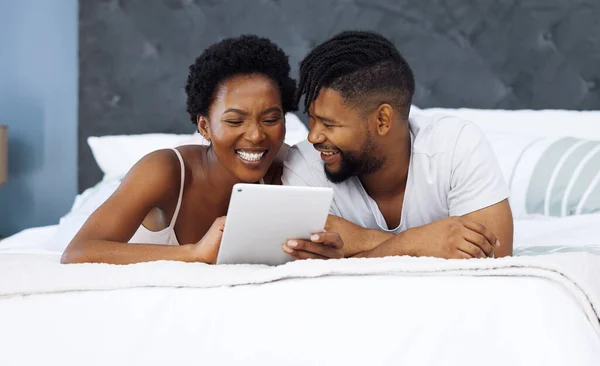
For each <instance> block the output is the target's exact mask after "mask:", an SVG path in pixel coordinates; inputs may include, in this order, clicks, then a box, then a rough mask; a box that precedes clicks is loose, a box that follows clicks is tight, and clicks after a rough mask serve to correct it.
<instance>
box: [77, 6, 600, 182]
mask: <svg viewBox="0 0 600 366" xmlns="http://www.w3.org/2000/svg"><path fill="white" fill-rule="evenodd" d="M598 19H600V1H598V0H502V1H500V0H479V1H471V0H454V1H447V0H221V1H215V0H195V1H193V0H107V1H80V40H79V44H80V51H79V52H80V61H79V66H80V84H79V88H80V89H79V189H80V191H81V190H83V189H85V188H87V187H89V186H91V185H93V184H95V183H96V182H98V181H99V180H100V179H101V173H100V171H99V169H98V167H97V166H96V164H95V162H94V160H93V157H92V155H91V152H90V149H89V147H88V146H87V143H86V138H87V137H88V136H99V135H114V134H134V133H136V134H137V133H148V132H166V133H188V132H189V133H191V132H193V128H192V125H191V123H190V122H189V119H188V116H187V115H186V113H185V93H184V90H183V87H184V85H185V79H186V76H187V71H188V66H189V65H190V64H191V63H192V62H193V60H194V58H195V57H196V56H198V54H200V53H201V52H202V50H203V49H204V48H206V47H207V46H208V45H209V44H211V43H213V42H215V41H217V40H220V39H223V38H225V37H229V36H235V35H239V34H243V33H254V34H258V35H261V36H267V37H270V38H271V39H272V40H273V41H274V42H276V43H277V44H279V45H280V46H281V47H282V48H283V49H284V50H285V51H286V52H287V53H288V54H289V55H290V60H291V63H292V68H293V72H294V74H297V69H298V63H299V61H300V60H301V59H302V57H303V56H304V55H305V54H306V53H307V52H308V51H309V50H310V49H311V48H312V47H313V46H315V45H316V44H317V43H319V42H321V41H323V40H325V39H326V38H328V37H330V36H331V35H333V34H335V33H337V32H339V31H341V30H345V29H371V30H375V31H378V32H380V33H382V34H384V35H386V36H388V37H390V38H391V39H392V40H393V41H394V42H395V43H396V45H397V46H398V48H399V49H400V51H401V53H402V54H403V55H404V56H405V57H406V58H407V60H408V61H409V63H410V64H411V66H412V68H413V69H414V71H415V75H416V79H417V92H416V96H415V99H414V104H416V105H417V106H419V107H451V108H455V107H471V108H486V109H488V108H502V109H600V67H598V65H600V21H599V20H598ZM301 118H303V117H301Z"/></svg>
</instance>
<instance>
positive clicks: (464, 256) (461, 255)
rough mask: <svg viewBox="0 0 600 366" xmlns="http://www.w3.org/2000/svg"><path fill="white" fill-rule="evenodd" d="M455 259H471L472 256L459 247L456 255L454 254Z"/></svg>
mask: <svg viewBox="0 0 600 366" xmlns="http://www.w3.org/2000/svg"><path fill="white" fill-rule="evenodd" d="M454 257H455V258H456V259H471V258H473V256H471V254H469V253H467V252H463V251H462V250H460V249H457V250H456V255H455V256H454Z"/></svg>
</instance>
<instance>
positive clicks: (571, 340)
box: [0, 215, 600, 365]
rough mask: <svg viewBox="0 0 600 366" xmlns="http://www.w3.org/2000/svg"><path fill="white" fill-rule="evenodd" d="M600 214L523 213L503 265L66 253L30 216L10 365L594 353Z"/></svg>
mask: <svg viewBox="0 0 600 366" xmlns="http://www.w3.org/2000/svg"><path fill="white" fill-rule="evenodd" d="M599 223H600V215H587V216H579V217H567V218H552V219H531V220H518V221H517V222H515V257H514V258H509V259H506V260H505V262H506V263H509V261H512V262H510V265H508V266H506V268H504V270H497V269H494V268H495V267H502V266H501V264H502V263H503V262H502V261H503V260H492V259H486V260H469V261H445V260H436V259H431V258H408V257H398V258H384V259H375V260H366V261H365V262H363V261H358V260H342V261H327V262H325V261H312V263H311V262H305V263H301V262H294V263H291V264H290V266H287V265H286V266H287V267H286V266H282V267H280V268H277V267H276V268H263V267H261V266H243V267H235V266H234V267H223V268H216V267H214V266H212V267H211V266H207V265H194V264H191V265H189V264H185V263H176V262H154V263H147V264H139V265H133V266H114V265H104V264H87V265H70V266H61V265H59V264H58V263H57V261H58V258H59V256H60V253H58V252H52V251H48V250H47V249H44V245H43V242H44V241H45V240H47V239H48V238H49V237H50V236H52V233H53V230H56V227H46V228H35V229H31V230H27V231H25V232H22V233H20V234H17V235H16V236H13V237H11V238H8V239H6V240H4V241H2V242H0V263H3V265H2V267H1V268H0V272H2V277H0V278H3V280H4V281H6V279H7V277H8V278H12V279H13V280H11V281H10V282H3V283H1V282H0V324H2V327H0V344H2V345H3V346H4V347H3V348H4V349H3V351H2V352H0V364H2V365H17V364H34V363H42V362H44V363H46V362H48V363H52V364H61V365H71V364H73V365H75V364H126V365H131V364H145V365H148V364H151V365H153V364H156V365H158V364H165V363H206V364H211V365H221V364H223V365H225V364H226V365H231V364H250V365H254V364H256V365H258V364H260V365H271V364H273V365H282V364H286V365H307V364H327V365H338V364H339V365H364V364H370V365H388V364H389V365H392V364H394V365H397V364H408V365H480V364H484V363H485V364H487V365H567V364H569V365H571V364H572V365H599V364H600V336H599V334H598V331H597V329H598V325H599V323H598V318H597V314H598V301H597V294H598V291H599V290H600V289H599V287H600V286H598V283H597V282H595V281H594V279H595V278H598V279H600V265H598V260H599V258H600V256H599V254H598V253H599V250H600V249H599V248H600V246H599V245H598V244H600V242H599V241H600V235H598V230H599V229H598V227H600V225H598V224H599ZM549 253H551V254H549ZM575 257H577V258H579V259H577V258H575ZM569 258H572V260H570V261H569ZM16 263H21V264H19V265H18V267H16V268H11V267H10V266H11V265H13V264H16ZM28 263H29V264H30V265H31V267H30V268H27V267H26V266H27V265H28ZM431 263H435V265H437V266H438V267H439V268H446V269H448V268H454V269H455V271H446V272H445V273H442V272H440V271H437V270H431V271H427V270H425V269H427V268H429V267H430V264H431ZM515 263H521V264H522V268H523V269H524V270H522V271H518V270H515V268H516V267H518V266H517V265H515ZM536 263H538V264H540V266H542V267H543V266H544V265H545V266H546V267H548V269H549V270H548V273H555V274H556V277H553V276H550V275H540V273H541V272H540V273H537V274H536V272H535V271H534V269H535V268H534V267H535V264H536ZM561 263H576V264H577V263H579V264H580V265H579V267H580V268H579V269H578V268H570V267H569V265H567V264H565V265H564V266H563V267H561ZM4 264H9V265H4ZM467 264H468V265H467ZM492 264H493V265H492ZM45 266H48V268H45ZM55 266H57V267H60V268H55ZM86 266H90V267H86ZM465 266H466V267H465ZM469 266H470V267H471V270H470V271H469V270H467V267H469ZM570 266H571V267H576V265H572V264H571V265H570ZM360 268H362V270H360ZM507 268H512V269H510V270H507ZM84 269H85V270H84ZM284 269H285V270H284ZM484 269H485V270H484ZM552 269H556V271H555V272H552V271H551V270H552ZM563 269H564V270H563ZM67 270H68V271H73V272H72V274H73V275H70V276H66V277H61V276H63V275H66V273H63V272H62V271H67ZM206 271H213V272H206ZM219 271H221V272H219ZM361 271H362V272H361ZM511 271H512V272H511ZM96 272H97V274H98V276H94V275H93V274H94V273H96ZM82 273H87V274H89V275H88V276H85V275H81V274H82ZM225 273H227V275H225ZM265 273H267V274H270V275H271V277H268V276H266V275H265ZM274 274H277V275H274ZM586 274H587V276H588V277H586ZM234 275H235V276H237V277H235V278H237V282H236V281H230V282H229V283H224V282H223V281H221V282H220V279H221V280H222V279H223V278H227V276H229V278H233V277H232V276H234ZM53 276H54V277H53ZM261 276H262V277H261ZM61 278H62V279H61ZM257 278H260V279H261V280H256V279H257ZM564 278H567V279H569V280H570V282H569V281H562V280H561V279H564ZM174 279H177V281H175V280H174ZM199 283H202V284H205V285H203V286H199V285H197V284H199ZM206 283H209V284H212V285H210V286H208V285H206ZM193 284H196V285H193ZM569 284H571V285H573V286H571V285H569ZM18 289H21V292H19V291H17V290H18ZM577 289H579V290H577ZM11 291H12V292H11ZM578 291H580V292H578ZM586 296H589V298H588V297H586ZM586 304H587V305H586ZM590 314H591V315H590ZM594 316H596V317H595V318H594ZM92 356H93V357H92Z"/></svg>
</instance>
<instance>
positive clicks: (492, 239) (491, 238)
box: [462, 218, 500, 247]
mask: <svg viewBox="0 0 600 366" xmlns="http://www.w3.org/2000/svg"><path fill="white" fill-rule="evenodd" d="M462 224H463V225H464V226H465V227H466V228H467V229H470V230H473V231H476V232H477V233H479V234H481V235H483V236H485V238H486V239H487V241H488V242H489V243H490V244H492V245H493V246H495V247H499V246H500V241H499V240H498V238H496V235H494V234H493V233H492V232H491V231H490V230H489V229H488V228H487V227H485V226H483V225H481V224H480V223H477V222H475V221H472V220H469V219H464V218H463V220H462Z"/></svg>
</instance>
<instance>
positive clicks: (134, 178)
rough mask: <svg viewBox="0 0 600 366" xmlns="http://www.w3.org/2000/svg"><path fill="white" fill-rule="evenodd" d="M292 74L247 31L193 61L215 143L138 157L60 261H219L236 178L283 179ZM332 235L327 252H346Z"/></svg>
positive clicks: (205, 125) (194, 86) (193, 106)
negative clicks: (284, 142)
mask: <svg viewBox="0 0 600 366" xmlns="http://www.w3.org/2000/svg"><path fill="white" fill-rule="evenodd" d="M289 72H290V66H289V63H288V57H287V56H286V55H285V54H284V53H283V51H282V50H281V49H280V48H279V47H277V46H276V45H274V44H273V43H271V42H270V41H269V40H267V39H265V38H259V37H256V36H241V37H238V38H232V39H226V40H224V41H221V42H219V43H217V44H214V45H212V46H211V47H209V48H208V49H206V50H205V51H204V52H203V53H202V55H200V56H199V57H198V58H197V59H196V61H195V63H194V64H193V65H192V66H191V67H190V73H189V76H188V80H187V85H186V88H185V90H186V93H187V111H188V112H189V114H190V116H191V119H192V122H193V123H194V124H196V125H197V127H198V131H199V132H200V133H201V134H202V135H203V136H204V138H206V139H207V140H208V141H209V142H210V144H209V146H208V147H207V146H201V145H190V146H183V147H179V148H177V149H169V150H159V151H156V152H153V153H151V154H148V155H147V156H145V157H144V158H143V159H141V160H140V161H139V162H138V163H137V164H136V165H135V166H134V167H133V168H132V169H131V171H130V172H129V173H128V175H127V176H126V177H125V178H124V179H123V182H122V183H121V185H120V187H119V188H118V189H117V191H115V193H114V194H113V195H112V196H111V197H110V198H109V199H108V200H107V201H106V202H105V203H104V204H103V205H102V206H100V207H99V208H98V209H97V210H96V211H95V212H94V213H93V214H92V215H91V216H90V217H89V219H88V220H87V221H86V223H85V224H84V225H83V227H82V228H81V230H80V231H79V232H78V233H77V235H76V236H75V237H74V238H73V240H72V241H71V243H70V244H69V246H68V247H67V248H66V250H65V252H64V254H63V256H62V262H63V263H81V262H103V263H115V264H128V263H136V262H145V261H154V260H178V261H188V262H204V263H215V262H216V258H217V254H218V250H219V245H220V241H221V236H222V232H223V228H224V224H225V217H224V216H225V215H226V214H227V207H228V205H229V199H230V196H231V190H232V187H233V185H234V184H236V183H240V182H244V183H265V184H280V183H279V182H278V180H279V178H278V176H279V175H280V173H279V174H278V172H280V170H281V159H280V157H278V154H279V153H280V150H282V151H281V152H282V153H283V152H284V151H283V149H281V148H282V145H283V141H284V137H285V120H284V116H285V113H286V112H288V111H295V110H296V109H297V106H296V104H295V102H294V93H295V91H296V83H295V81H294V80H293V79H291V78H290V77H289ZM325 235H327V236H329V235H330V234H325ZM334 240H337V244H336V246H335V247H333V246H330V247H328V248H325V249H327V250H329V252H330V253H331V252H332V255H331V256H341V255H342V253H341V245H340V242H341V240H340V239H339V236H337V237H336V238H334ZM130 243H131V244H132V243H136V244H137V245H129V244H130ZM288 251H289V250H288ZM295 257H298V255H296V256H295Z"/></svg>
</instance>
